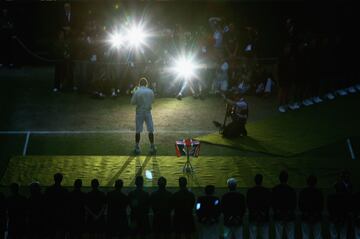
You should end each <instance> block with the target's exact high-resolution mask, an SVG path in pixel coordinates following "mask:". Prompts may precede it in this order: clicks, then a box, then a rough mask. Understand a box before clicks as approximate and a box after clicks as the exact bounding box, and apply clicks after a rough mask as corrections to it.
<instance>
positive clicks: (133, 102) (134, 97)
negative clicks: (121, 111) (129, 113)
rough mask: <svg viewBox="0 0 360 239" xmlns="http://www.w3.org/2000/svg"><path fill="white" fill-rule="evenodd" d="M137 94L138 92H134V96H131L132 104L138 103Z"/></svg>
mask: <svg viewBox="0 0 360 239" xmlns="http://www.w3.org/2000/svg"><path fill="white" fill-rule="evenodd" d="M136 99H137V94H136V92H134V94H133V95H132V97H131V101H130V102H131V104H132V105H136V104H137V100H136Z"/></svg>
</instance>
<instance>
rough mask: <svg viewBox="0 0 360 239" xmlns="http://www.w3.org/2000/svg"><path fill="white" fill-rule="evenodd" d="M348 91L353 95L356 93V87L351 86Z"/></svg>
mask: <svg viewBox="0 0 360 239" xmlns="http://www.w3.org/2000/svg"><path fill="white" fill-rule="evenodd" d="M346 90H347V91H348V92H349V93H352V94H354V93H356V89H355V87H354V86H350V87H349V88H347V89H346Z"/></svg>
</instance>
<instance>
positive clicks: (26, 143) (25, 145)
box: [23, 132, 30, 156]
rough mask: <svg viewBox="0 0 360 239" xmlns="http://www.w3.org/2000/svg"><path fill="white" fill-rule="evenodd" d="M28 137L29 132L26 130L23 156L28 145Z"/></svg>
mask: <svg viewBox="0 0 360 239" xmlns="http://www.w3.org/2000/svg"><path fill="white" fill-rule="evenodd" d="M29 139H30V132H27V133H26V140H25V144H24V150H23V156H25V155H26V152H27V149H28V145H29Z"/></svg>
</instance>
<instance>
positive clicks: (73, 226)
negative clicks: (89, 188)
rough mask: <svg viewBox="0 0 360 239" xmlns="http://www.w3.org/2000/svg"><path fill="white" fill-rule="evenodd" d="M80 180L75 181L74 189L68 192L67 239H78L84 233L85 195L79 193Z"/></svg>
mask: <svg viewBox="0 0 360 239" xmlns="http://www.w3.org/2000/svg"><path fill="white" fill-rule="evenodd" d="M81 187H82V180H81V179H76V180H75V182H74V189H73V190H72V191H71V192H69V203H68V207H67V210H68V213H67V219H68V220H67V222H68V231H69V238H71V239H73V238H74V239H78V238H81V237H82V234H83V233H84V231H85V198H86V194H85V193H84V192H82V191H81Z"/></svg>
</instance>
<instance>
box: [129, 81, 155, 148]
mask: <svg viewBox="0 0 360 239" xmlns="http://www.w3.org/2000/svg"><path fill="white" fill-rule="evenodd" d="M147 86H148V80H147V79H146V78H145V77H142V78H140V80H139V88H138V89H137V90H136V91H135V92H134V94H133V96H132V98H131V104H133V105H136V118H135V125H136V134H135V142H136V144H135V150H134V152H135V154H140V146H139V143H140V133H141V132H142V131H143V125H144V122H145V124H146V127H147V131H148V133H149V140H150V144H151V145H150V154H155V153H156V147H155V144H154V125H153V120H152V115H151V105H152V103H153V102H154V92H153V91H152V90H151V89H150V88H148V87H147Z"/></svg>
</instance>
